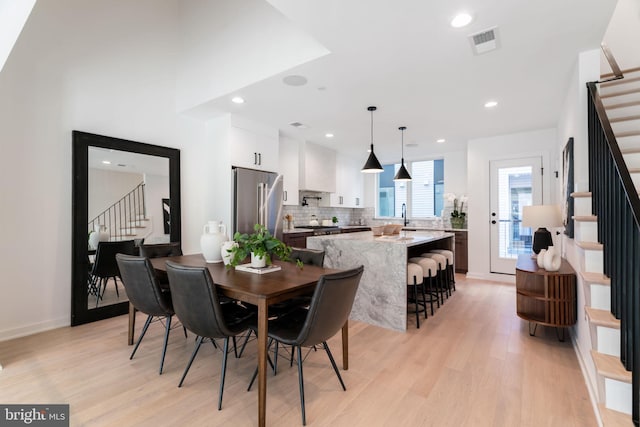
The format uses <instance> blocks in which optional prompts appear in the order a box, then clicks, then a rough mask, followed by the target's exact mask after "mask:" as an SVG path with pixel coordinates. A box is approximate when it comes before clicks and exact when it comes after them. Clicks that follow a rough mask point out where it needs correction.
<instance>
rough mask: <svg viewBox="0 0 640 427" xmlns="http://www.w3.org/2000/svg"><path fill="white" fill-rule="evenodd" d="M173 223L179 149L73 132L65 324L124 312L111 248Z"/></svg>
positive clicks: (163, 236)
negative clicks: (69, 289) (68, 300)
mask: <svg viewBox="0 0 640 427" xmlns="http://www.w3.org/2000/svg"><path fill="white" fill-rule="evenodd" d="M180 229H181V219H180V150H177V149H174V148H167V147H160V146H157V145H151V144H145V143H141V142H134V141H128V140H125V139H119V138H112V137H108V136H102V135H95V134H90V133H86V132H80V131H73V244H72V260H73V266H72V293H71V294H72V296H71V298H72V300H71V325H72V326H75V325H80V324H83V323H88V322H93V321H96V320H101V319H106V318H108V317H113V316H118V315H121V314H125V313H127V312H128V311H129V302H128V299H127V294H126V290H125V289H124V288H123V286H122V282H121V281H120V279H119V278H117V277H116V278H115V279H114V278H113V270H114V262H115V261H114V260H115V256H114V254H115V252H125V253H136V252H137V250H138V249H137V248H138V246H139V245H140V244H143V243H144V244H153V243H168V242H180V241H181V235H180ZM116 285H117V286H116Z"/></svg>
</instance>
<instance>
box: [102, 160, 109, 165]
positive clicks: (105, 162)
mask: <svg viewBox="0 0 640 427" xmlns="http://www.w3.org/2000/svg"><path fill="white" fill-rule="evenodd" d="M102 164H103V165H110V164H111V162H110V161H109V160H103V161H102Z"/></svg>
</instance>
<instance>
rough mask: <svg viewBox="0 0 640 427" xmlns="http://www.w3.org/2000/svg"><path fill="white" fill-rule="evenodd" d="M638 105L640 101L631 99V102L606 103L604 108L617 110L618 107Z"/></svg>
mask: <svg viewBox="0 0 640 427" xmlns="http://www.w3.org/2000/svg"><path fill="white" fill-rule="evenodd" d="M638 105H640V101H629V102H621V103H619V104H610V105H605V106H604V109H605V110H616V109H618V108H626V107H636V106H638Z"/></svg>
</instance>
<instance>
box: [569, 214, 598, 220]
mask: <svg viewBox="0 0 640 427" xmlns="http://www.w3.org/2000/svg"><path fill="white" fill-rule="evenodd" d="M573 220H574V221H577V222H598V217H597V216H595V215H574V216H573Z"/></svg>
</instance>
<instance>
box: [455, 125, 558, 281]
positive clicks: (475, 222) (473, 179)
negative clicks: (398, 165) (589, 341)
mask: <svg viewBox="0 0 640 427" xmlns="http://www.w3.org/2000/svg"><path fill="white" fill-rule="evenodd" d="M556 146H557V136H556V130H555V129H543V130H536V131H530V132H522V133H515V134H510V135H501V136H494V137H489V138H479V139H474V140H470V141H469V143H468V149H467V194H468V197H469V202H468V205H469V211H468V213H467V227H468V229H469V235H468V238H469V272H468V273H467V274H468V275H469V276H471V277H485V278H491V277H492V276H491V273H490V265H491V256H490V254H491V239H490V230H491V229H490V218H491V216H490V214H491V206H490V201H489V200H490V188H489V172H490V164H489V163H490V162H491V161H492V160H503V159H513V158H521V157H532V156H542V165H543V168H544V170H545V171H546V172H545V174H544V176H543V183H542V185H543V195H544V199H543V203H551V202H554V201H555V200H553V199H552V195H551V194H550V193H551V191H550V189H551V188H552V187H551V185H550V184H551V179H552V178H551V177H552V176H553V177H554V178H553V179H556V178H555V175H554V174H553V170H555V169H554V168H552V167H550V165H555V160H556V157H555V153H556ZM554 167H555V166H554ZM445 168H446V163H445ZM555 187H556V185H555V183H554V188H555ZM494 278H496V279H498V278H500V277H499V276H495V277H494Z"/></svg>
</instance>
